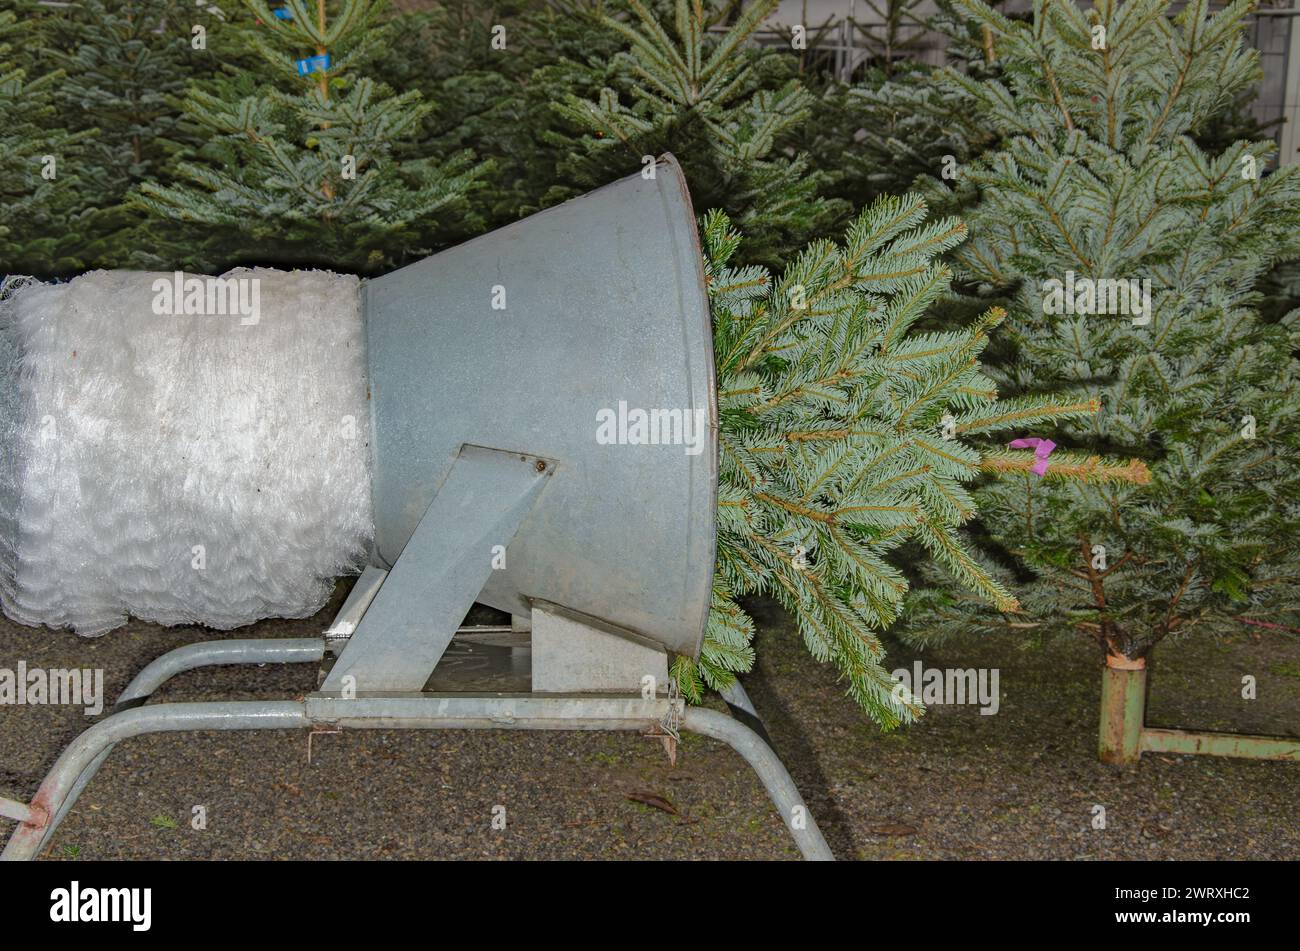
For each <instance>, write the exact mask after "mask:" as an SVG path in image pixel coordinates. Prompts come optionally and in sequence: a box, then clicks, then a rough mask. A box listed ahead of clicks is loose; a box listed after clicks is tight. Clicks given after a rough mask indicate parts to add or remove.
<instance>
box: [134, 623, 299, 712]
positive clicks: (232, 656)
mask: <svg viewBox="0 0 1300 951" xmlns="http://www.w3.org/2000/svg"><path fill="white" fill-rule="evenodd" d="M324 656H325V639H324V638H320V637H292V638H289V637H285V638H275V639H269V640H249V639H244V640H228V641H207V642H205V643H200V644H187V645H186V646H184V647H178V648H176V650H174V651H168V652H167V653H166V654H163V655H162V656H161V657H159V658H158V659H157V660H155V661H153V662H152V663H150V664H149V665H148V666H147V667H145V668H144V670H142V671H140V673H138V674H136V675H135V677H134V678H133V679H132V680H131V682H130V683H129V684H127V685H126V689H125V690H123V691H122V695H121V696H120V697H118V698H117V705H116V706H115V707H114V710H115V711H116V710H125V709H126V708H128V707H134V706H139V705H140V704H142V703H144V702H145V701H146V700H148V699H149V697H150V695H152V694H153V692H154V691H155V690H157V689H158V688H159V687H161V686H162V685H163V684H165V683H166V682H167V681H169V680H171V679H172V678H173V677H175V676H176V675H177V674H180V673H184V672H185V671H187V670H194V669H195V668H196V667H218V666H221V665H222V664H306V663H312V662H315V661H319V660H320V659H321V658H323V657H324Z"/></svg>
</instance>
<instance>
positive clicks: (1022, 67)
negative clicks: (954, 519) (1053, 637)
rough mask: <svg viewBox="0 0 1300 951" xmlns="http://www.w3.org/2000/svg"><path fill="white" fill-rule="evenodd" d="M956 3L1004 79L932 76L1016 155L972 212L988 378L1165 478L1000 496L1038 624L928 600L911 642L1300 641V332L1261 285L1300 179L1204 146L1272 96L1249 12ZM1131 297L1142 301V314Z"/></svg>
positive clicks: (992, 167) (1282, 249)
mask: <svg viewBox="0 0 1300 951" xmlns="http://www.w3.org/2000/svg"><path fill="white" fill-rule="evenodd" d="M955 6H956V7H957V8H958V9H960V10H961V11H964V13H965V15H966V16H967V17H968V18H969V20H970V21H972V22H973V23H975V24H977V25H978V26H981V27H984V28H986V29H987V31H988V35H989V36H990V44H991V48H992V50H993V51H994V54H995V55H996V57H997V61H998V63H999V65H1000V66H1001V71H1002V77H1001V78H996V77H995V78H989V79H985V80H977V79H974V78H972V77H970V76H968V75H963V74H961V73H958V72H956V71H953V70H945V71H944V72H943V73H942V74H941V78H940V80H939V81H940V82H941V84H942V85H941V91H942V93H943V94H944V95H946V96H948V97H950V101H951V102H952V103H953V107H954V108H956V109H961V110H965V111H967V112H968V113H970V114H972V115H977V116H979V117H980V119H981V121H983V122H985V123H987V124H988V125H989V126H990V127H991V128H992V129H994V130H995V131H996V133H997V134H998V135H999V136H1000V137H1001V138H1002V140H1003V144H1002V145H1001V146H1000V147H999V148H997V149H996V150H993V151H991V152H989V153H987V154H985V155H984V156H982V157H981V158H980V159H978V160H977V161H975V162H973V163H971V164H970V165H969V166H967V167H965V168H963V170H962V173H961V176H960V177H959V180H958V188H957V192H956V198H957V200H958V201H961V202H964V203H965V205H966V210H965V211H964V212H963V213H964V214H965V215H966V216H967V220H968V221H969V222H970V224H971V229H972V232H973V233H974V234H975V235H976V237H975V239H974V240H973V241H971V242H970V243H968V244H967V245H966V246H965V247H963V248H961V249H958V250H956V251H954V253H953V260H954V262H955V266H956V270H957V272H958V275H959V276H960V277H961V278H963V279H964V280H966V281H967V282H970V285H971V286H976V287H978V288H980V290H981V293H982V295H983V296H984V298H985V299H986V300H987V298H988V297H989V296H1001V297H1003V298H1004V299H1005V300H1006V302H1007V305H1008V310H1009V318H1008V331H1009V333H1008V335H1007V339H1008V341H1009V342H1010V344H1011V346H1010V347H1009V349H1008V352H1006V353H1005V354H1003V355H1001V356H1000V358H999V359H998V360H997V361H996V366H995V367H994V369H993V370H992V371H991V372H993V373H994V374H995V376H996V377H997V379H998V380H999V383H1000V385H1001V386H1002V387H1003V388H1004V389H1006V390H1007V391H1009V392H1012V393H1016V394H1033V393H1037V392H1042V391H1044V390H1049V391H1057V392H1069V393H1073V394H1075V397H1076V398H1078V399H1093V400H1096V401H1098V403H1099V404H1100V406H1101V412H1099V413H1098V414H1097V415H1096V416H1095V417H1092V418H1088V419H1084V420H1071V421H1066V422H1063V423H1062V424H1061V426H1060V428H1059V430H1057V431H1056V433H1055V438H1056V440H1057V441H1058V442H1060V443H1061V444H1062V445H1063V446H1068V447H1076V448H1080V449H1085V450H1092V451H1106V452H1114V453H1117V454H1122V455H1125V456H1129V457H1132V458H1135V459H1138V460H1144V461H1145V462H1146V463H1147V464H1148V465H1149V467H1150V468H1151V470H1152V480H1151V483H1150V485H1145V486H1136V485H1132V484H1124V483H1119V484H1113V485H1112V484H1105V485H1086V484H1085V485H1080V484H1071V485H1062V484H1060V483H1058V482H1055V481H1053V480H1050V479H1037V478H1035V477H1033V476H1021V477H1018V478H1011V479H1004V480H1000V481H999V482H997V483H994V484H991V485H990V486H988V487H987V488H986V489H984V490H982V491H981V492H980V493H979V494H978V502H979V508H980V522H981V524H982V526H983V529H984V530H985V532H987V535H988V537H989V538H990V539H991V541H992V543H993V550H994V551H995V552H996V553H997V554H998V556H999V557H1000V558H1001V560H1002V561H1003V563H1004V564H1007V565H1009V566H1010V567H1011V568H1012V569H1013V570H1016V571H1018V572H1019V573H1020V575H1021V581H1022V582H1023V585H1022V587H1021V588H1020V590H1021V591H1022V592H1023V596H1022V600H1023V602H1024V612H1023V613H1022V614H1015V613H1014V612H1005V611H1003V612H1000V613H999V612H990V611H988V610H986V609H985V608H983V607H982V606H979V605H975V604H974V603H973V602H970V601H967V600H962V599H957V598H953V597H952V596H949V595H947V594H937V593H935V592H933V591H930V592H927V593H926V594H925V595H924V597H923V601H924V602H925V604H924V606H925V607H927V608H928V609H929V610H928V612H927V614H925V615H924V616H918V620H917V622H916V627H917V628H918V630H919V631H920V633H921V634H922V635H925V636H932V635H934V634H937V633H940V632H944V631H952V630H956V629H960V628H962V627H974V628H977V629H980V628H989V627H993V628H1006V627H1008V626H1012V627H1015V628H1016V629H1020V630H1025V629H1028V630H1053V629H1063V628H1074V629H1077V630H1080V631H1083V632H1085V633H1087V634H1089V635H1091V636H1092V637H1094V638H1095V639H1096V640H1097V642H1098V643H1099V644H1100V645H1101V646H1102V647H1103V648H1104V649H1105V650H1106V651H1108V652H1110V653H1112V654H1122V655H1125V656H1128V657H1140V656H1143V655H1145V654H1146V653H1147V652H1148V651H1149V650H1150V649H1151V647H1152V646H1153V645H1154V644H1155V643H1157V642H1158V641H1160V640H1161V639H1162V638H1164V637H1166V636H1168V635H1170V634H1179V633H1183V632H1187V631H1192V630H1208V631H1224V630H1234V629H1239V625H1240V619H1241V618H1243V617H1244V618H1267V619H1268V623H1276V622H1277V621H1278V620H1279V619H1282V623H1283V624H1287V623H1292V624H1293V623H1294V612H1295V611H1296V610H1297V607H1298V605H1297V597H1296V591H1297V580H1300V562H1298V561H1297V552H1298V551H1300V538H1298V537H1297V531H1298V530H1300V481H1298V480H1300V474H1298V473H1300V467H1298V466H1297V463H1298V462H1300V457H1298V455H1297V450H1298V449H1300V427H1298V425H1297V424H1298V423H1300V419H1298V416H1300V378H1298V377H1297V374H1296V364H1295V361H1294V359H1293V357H1292V352H1293V350H1295V349H1296V346H1297V343H1298V342H1300V337H1298V336H1297V328H1298V327H1300V324H1298V323H1297V321H1298V320H1300V312H1293V313H1291V314H1290V315H1288V316H1285V317H1282V318H1281V319H1279V320H1277V321H1275V322H1266V321H1264V320H1261V319H1260V317H1259V315H1258V313H1257V312H1256V310H1255V307H1256V302H1257V295H1256V294H1255V292H1254V287H1255V285H1256V283H1257V281H1259V279H1260V277H1261V275H1262V274H1264V273H1266V272H1267V270H1268V269H1269V268H1270V266H1272V264H1273V263H1274V262H1275V261H1277V260H1278V259H1279V258H1286V257H1294V256H1296V254H1297V253H1298V252H1300V248H1298V247H1297V235H1298V234H1300V178H1298V177H1297V175H1296V172H1297V171H1300V169H1297V168H1295V167H1291V168H1287V169H1283V170H1281V171H1278V172H1275V173H1273V174H1269V175H1265V174H1264V171H1265V169H1266V166H1267V161H1268V158H1269V154H1270V152H1271V150H1272V145H1271V143H1267V142H1264V143H1261V142H1252V141H1238V142H1235V143H1233V144H1232V145H1231V146H1229V147H1228V148H1227V149H1226V150H1225V151H1223V152H1222V153H1221V154H1211V153H1207V152H1206V151H1204V150H1203V149H1202V148H1200V147H1199V146H1198V145H1197V144H1196V143H1195V142H1194V141H1193V140H1192V139H1191V138H1190V136H1189V132H1190V131H1191V130H1193V129H1194V128H1196V127H1197V126H1198V124H1201V123H1203V122H1204V121H1205V120H1206V119H1207V118H1209V117H1212V116H1214V115H1215V114H1217V113H1218V112H1220V111H1222V110H1223V109H1224V108H1227V107H1229V106H1231V104H1232V103H1233V102H1234V101H1235V100H1236V99H1237V98H1239V97H1240V96H1241V94H1242V92H1243V90H1246V89H1249V88H1250V86H1251V85H1252V84H1253V83H1254V82H1256V81H1257V79H1258V76H1259V69H1258V63H1257V56H1256V54H1255V53H1254V52H1253V51H1250V50H1248V49H1247V48H1245V46H1244V44H1243V42H1242V32H1243V18H1244V17H1245V16H1246V14H1247V13H1248V12H1249V9H1250V4H1248V3H1244V2H1237V3H1232V4H1230V5H1228V7H1227V8H1226V9H1224V10H1222V11H1220V12H1218V13H1215V14H1213V15H1211V13H1210V11H1209V9H1208V5H1207V3H1206V2H1205V0H1193V2H1189V3H1187V4H1186V5H1185V6H1184V7H1183V8H1182V10H1181V12H1179V13H1177V15H1176V16H1174V17H1171V16H1170V13H1171V10H1170V9H1169V4H1168V3H1166V2H1164V0H1128V2H1116V0H1102V2H1098V3H1097V4H1095V5H1094V6H1093V7H1092V8H1091V9H1089V10H1086V11H1085V10H1084V9H1083V8H1081V7H1078V6H1076V5H1075V4H1072V3H1046V2H1042V0H1040V2H1037V3H1035V5H1034V11H1033V12H1034V16H1033V20H1032V22H1029V23H1018V22H1014V21H1012V20H1009V19H1007V18H1005V17H1003V16H1001V15H999V14H998V13H997V12H995V11H994V10H992V9H991V8H989V7H988V6H986V5H985V4H983V3H982V2H980V0H957V2H956V3H955ZM937 185H938V183H936V186H937ZM939 193H940V189H939V188H936V190H935V194H939ZM1118 282H1124V284H1125V285H1127V286H1128V287H1129V288H1132V289H1140V290H1139V291H1138V295H1137V296H1136V297H1135V298H1133V299H1131V300H1130V301H1129V303H1130V304H1136V309H1135V308H1134V307H1132V306H1130V307H1128V308H1127V309H1126V308H1125V307H1124V298H1123V296H1120V297H1119V299H1118V300H1117V299H1116V296H1115V295H1114V294H1113V293H1111V290H1113V289H1114V290H1123V289H1124V288H1123V287H1121V285H1120V284H1119V283H1118ZM1143 282H1146V283H1143ZM1063 288H1064V291H1063V290H1062V289H1063ZM1148 298H1149V299H1148ZM1144 303H1145V304H1149V306H1148V307H1145V308H1143V304H1144ZM1117 304H1118V307H1117V306H1116V305H1117ZM918 606H920V605H918ZM1288 616H1290V618H1291V620H1290V621H1288V620H1287V618H1288Z"/></svg>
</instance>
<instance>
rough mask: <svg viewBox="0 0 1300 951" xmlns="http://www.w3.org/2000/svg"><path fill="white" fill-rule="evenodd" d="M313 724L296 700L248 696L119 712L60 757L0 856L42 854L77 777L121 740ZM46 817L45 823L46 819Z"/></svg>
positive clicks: (284, 727) (280, 728) (29, 856)
mask: <svg viewBox="0 0 1300 951" xmlns="http://www.w3.org/2000/svg"><path fill="white" fill-rule="evenodd" d="M309 725H310V723H309V721H308V720H307V714H306V711H305V709H304V705H303V704H302V703H301V702H299V701H296V700H264V701H262V700H243V701H238V702H234V703H159V704H155V705H153V706H147V707H136V708H134V709H131V710H124V711H122V712H121V713H114V714H112V715H111V716H108V717H106V718H105V719H103V720H100V721H99V722H98V723H96V724H95V725H94V726H92V727H91V728H90V729H88V730H86V731H85V732H84V733H82V734H81V735H80V736H79V737H77V738H76V739H75V740H73V741H72V745H70V746H69V747H68V748H67V749H66V750H64V751H63V755H62V756H60V757H59V758H58V761H57V762H55V764H54V768H53V769H51V770H50V772H49V775H48V776H46V777H45V781H44V782H42V783H41V788H40V789H38V790H37V792H36V797H35V798H34V799H33V800H32V811H33V813H34V817H33V819H32V820H29V821H27V822H24V823H22V824H21V825H19V826H18V828H17V829H15V830H14V833H13V835H12V836H10V837H9V844H8V845H6V846H5V849H4V851H3V852H0V860H5V861H15V860H21V859H30V858H33V857H35V856H36V854H37V852H38V851H39V850H40V846H41V843H42V841H43V840H44V838H45V827H46V824H51V820H52V819H53V818H54V817H57V816H60V815H62V814H63V811H64V810H63V805H64V803H65V802H67V803H68V804H69V805H71V801H72V798H73V796H74V793H75V792H77V791H78V790H77V780H78V778H79V777H80V776H81V775H82V774H83V773H84V772H85V771H86V769H87V767H89V766H90V765H91V764H92V763H93V762H95V761H96V760H97V759H99V758H100V757H101V754H102V753H104V752H106V751H107V750H110V749H112V747H113V745H114V744H115V743H117V742H119V741H120V740H125V739H129V738H130V737H133V736H140V735H142V734H145V733H168V732H180V731H185V730H288V729H304V728H306V727H308V726H309ZM42 820H44V822H42Z"/></svg>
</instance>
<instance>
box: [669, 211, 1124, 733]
mask: <svg viewBox="0 0 1300 951" xmlns="http://www.w3.org/2000/svg"><path fill="white" fill-rule="evenodd" d="M703 232H704V239H705V248H706V256H707V275H708V282H709V289H710V295H711V300H712V309H713V322H714V349H715V358H716V363H717V374H718V387H719V408H720V413H721V447H722V458H721V465H720V476H719V480H720V486H719V492H718V532H719V538H718V570H717V577H716V583H715V590H714V607H713V612H712V615H711V617H710V622H709V625H708V629H707V632H706V638H705V645H704V650H703V652H702V655H701V658H700V661H699V664H698V665H697V664H695V663H694V662H692V661H690V660H686V659H682V660H679V661H678V662H677V664H676V667H675V674H676V676H677V678H678V680H679V682H680V683H681V684H682V685H683V688H684V691H685V693H686V694H687V695H688V696H691V697H698V695H699V693H700V688H701V684H702V683H706V684H708V685H710V686H715V687H720V686H725V685H726V684H727V683H729V682H730V679H731V677H732V675H733V673H734V672H737V671H744V670H747V669H749V667H750V665H751V664H752V662H753V654H752V651H751V648H750V644H749V642H750V638H751V635H752V633H753V624H752V621H751V620H750V618H749V617H748V616H747V615H746V614H745V612H744V610H743V609H742V608H741V607H740V606H739V605H738V604H737V603H736V600H735V599H736V598H738V597H740V596H742V595H744V594H748V593H751V592H756V591H763V592H769V593H771V594H772V595H774V596H775V597H776V598H777V600H778V601H779V602H780V603H781V604H782V605H783V606H784V607H785V608H786V609H787V610H789V611H790V612H791V614H792V615H793V616H794V618H795V620H796V622H797V624H798V627H799V630H800V632H801V634H802V635H803V638H804V641H805V643H806V644H807V646H808V649H809V650H810V651H811V653H812V654H813V655H814V656H815V657H816V658H818V659H819V660H823V661H831V662H833V663H834V664H835V665H836V667H837V668H838V669H839V671H840V673H841V674H842V675H843V677H844V679H845V681H846V682H847V686H848V692H849V694H850V696H852V698H853V699H854V700H855V701H856V702H857V703H858V704H859V705H861V707H862V708H863V709H864V710H866V711H867V712H868V714H869V715H871V716H872V718H873V719H875V720H876V721H877V722H878V723H880V724H882V725H884V726H886V727H888V726H893V725H896V724H898V723H900V722H907V721H910V720H912V719H913V718H914V717H915V716H916V715H917V713H918V712H919V707H918V705H917V704H916V702H915V701H914V699H913V698H912V697H911V696H910V695H909V694H908V693H907V692H906V691H903V690H900V689H898V685H897V684H896V683H895V682H894V681H893V680H892V679H891V678H890V676H889V674H888V673H887V672H886V671H885V669H884V667H883V666H882V663H881V661H882V658H883V656H884V650H883V648H882V647H881V644H880V640H879V637H878V633H879V632H880V631H881V630H883V629H884V628H885V627H886V626H888V625H889V624H890V623H892V622H893V621H894V620H896V619H897V617H898V615H899V612H900V609H901V607H902V604H903V601H904V597H905V595H906V594H907V591H908V582H907V579H906V577H905V575H904V573H903V571H901V570H900V568H899V567H898V565H896V564H894V563H891V560H890V559H891V555H895V554H896V553H897V552H898V550H899V547H900V546H901V545H902V544H903V543H904V542H906V541H909V540H911V541H914V542H916V543H919V545H920V547H921V548H923V549H924V550H925V551H926V552H928V553H929V555H930V556H932V557H933V558H935V559H936V560H937V561H938V562H939V563H941V564H942V565H943V566H944V567H945V568H946V569H947V571H948V572H950V573H951V575H952V576H953V577H954V578H955V579H956V580H957V582H958V583H959V584H960V585H961V586H962V587H963V588H964V589H966V590H969V591H970V592H972V593H973V594H974V595H975V596H977V597H978V598H980V599H982V600H985V601H987V602H989V603H991V604H992V605H994V606H995V607H996V608H997V609H999V610H1001V611H1006V612H1011V611H1016V610H1018V604H1017V601H1016V599H1015V598H1014V597H1013V596H1012V595H1011V594H1010V593H1009V592H1008V589H1007V588H1006V587H1005V586H1004V585H1003V584H1001V583H1000V582H999V581H998V580H997V579H996V578H994V577H993V576H992V575H991V574H990V572H989V571H988V570H987V569H986V568H985V566H984V565H983V564H982V563H981V562H980V561H979V560H978V559H976V558H974V557H972V555H971V554H970V552H969V550H968V544H967V543H966V542H965V541H964V540H963V539H962V537H961V536H960V535H959V533H958V529H959V527H960V526H961V525H962V524H963V523H965V522H966V521H968V520H969V519H970V518H971V517H972V516H973V515H974V514H975V501H974V499H973V498H972V497H971V495H970V493H969V491H968V490H967V488H966V486H967V485H968V484H970V483H971V482H973V481H974V480H975V479H976V478H977V477H979V476H980V475H981V473H986V472H996V473H999V474H1006V473H1017V472H1026V471H1028V470H1029V469H1030V468H1031V467H1033V466H1034V465H1035V464H1036V459H1035V457H1034V454H1033V453H1030V452H1023V451H1020V452H1017V451H1011V450H1005V449H996V450H991V451H981V449H980V447H979V445H977V444H976V442H975V441H974V440H975V439H976V438H978V437H980V436H981V435H983V434H988V433H993V432H1000V431H1006V430H1011V431H1014V432H1016V433H1021V432H1024V431H1025V430H1026V428H1032V427H1034V426H1037V425H1043V424H1047V423H1049V422H1051V421H1055V420H1059V419H1076V418H1080V419H1081V418H1086V417H1088V416H1089V415H1091V413H1092V411H1093V409H1094V408H1095V404H1094V403H1093V402H1092V401H1091V400H1089V399H1087V398H1084V399H1080V400H1078V401H1074V402H1071V401H1062V400H1059V399H1057V398H1055V397H1052V396H1050V395H1042V394H1030V395H1024V396H1021V397H1019V398H1016V399H1011V400H998V399H997V393H996V390H995V388H994V385H993V383H992V381H991V380H989V378H988V377H987V376H986V375H985V374H984V372H983V370H982V367H981V366H980V364H979V361H978V358H979V356H980V354H981V352H982V351H983V350H984V348H985V346H986V345H987V343H988V334H989V331H990V330H991V329H992V328H993V327H994V326H996V325H997V324H998V323H999V322H1000V321H1001V320H1002V318H1003V316H1004V315H1003V312H1002V311H1001V310H998V309H990V310H989V311H988V312H987V313H985V314H984V315H983V316H982V317H981V318H980V319H978V320H977V321H976V322H974V323H973V324H972V325H970V326H968V327H964V328H960V329H955V328H949V329H946V330H943V331H937V332H930V333H920V332H916V331H915V330H913V327H914V325H915V324H916V323H917V322H918V321H919V320H921V319H922V318H923V317H925V315H926V311H927V308H928V307H929V306H930V305H931V304H932V303H933V302H934V301H936V300H937V299H938V298H939V297H940V296H941V295H942V294H944V293H945V292H946V290H947V288H948V284H949V278H950V273H949V270H948V268H947V267H946V266H945V265H943V264H940V263H938V262H937V258H938V256H939V255H941V254H942V253H943V252H945V251H947V250H949V249H951V248H954V247H955V246H956V245H957V244H958V243H959V242H961V241H962V240H963V238H964V237H965V227H964V226H963V225H962V224H961V223H959V222H957V221H955V220H953V219H950V218H949V219H939V220H927V216H926V206H925V203H924V202H923V201H922V200H921V198H920V197H918V196H916V195H909V196H906V197H904V198H888V197H887V198H882V199H880V200H878V201H877V202H876V203H875V204H873V205H872V206H871V207H870V208H868V209H867V210H866V211H864V212H863V213H862V215H861V216H860V217H859V218H858V219H857V220H856V221H855V222H854V223H853V224H852V226H851V227H850V228H849V229H848V231H847V233H846V234H845V237H844V242H843V244H842V245H836V244H834V243H832V242H829V241H818V242H815V243H813V244H811V245H810V246H809V247H807V248H806V249H805V250H804V251H803V252H802V253H801V254H799V255H798V257H797V258H796V259H795V260H794V261H793V262H792V263H791V264H790V265H789V266H788V267H787V268H786V269H785V271H784V272H783V273H782V274H781V275H780V276H779V277H776V276H773V275H771V274H769V273H768V271H767V270H765V269H764V268H762V267H759V266H754V265H750V266H740V267H732V266H730V262H731V261H732V259H733V258H734V256H735V254H736V251H737V248H738V246H739V243H740V238H739V236H738V234H736V233H735V232H733V231H732V230H731V224H730V221H729V220H728V218H727V216H726V215H725V214H724V213H722V212H718V211H714V212H711V213H710V214H709V215H708V216H707V217H706V218H705V220H704V225H703ZM1056 475H1057V476H1058V477H1062V478H1070V479H1072V480H1077V481H1081V482H1086V483H1088V484H1091V485H1097V486H1108V485H1112V484H1113V483H1115V482H1117V481H1124V480H1132V479H1141V478H1143V477H1144V475H1145V473H1144V471H1143V470H1142V468H1141V466H1140V465H1139V466H1137V467H1134V466H1130V465H1120V466H1116V465H1113V464H1107V463H1104V462H1102V461H1101V460H1100V459H1098V458H1096V457H1088V456H1085V455H1079V454H1071V453H1063V454H1062V455H1061V456H1060V457H1057V472H1056Z"/></svg>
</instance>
